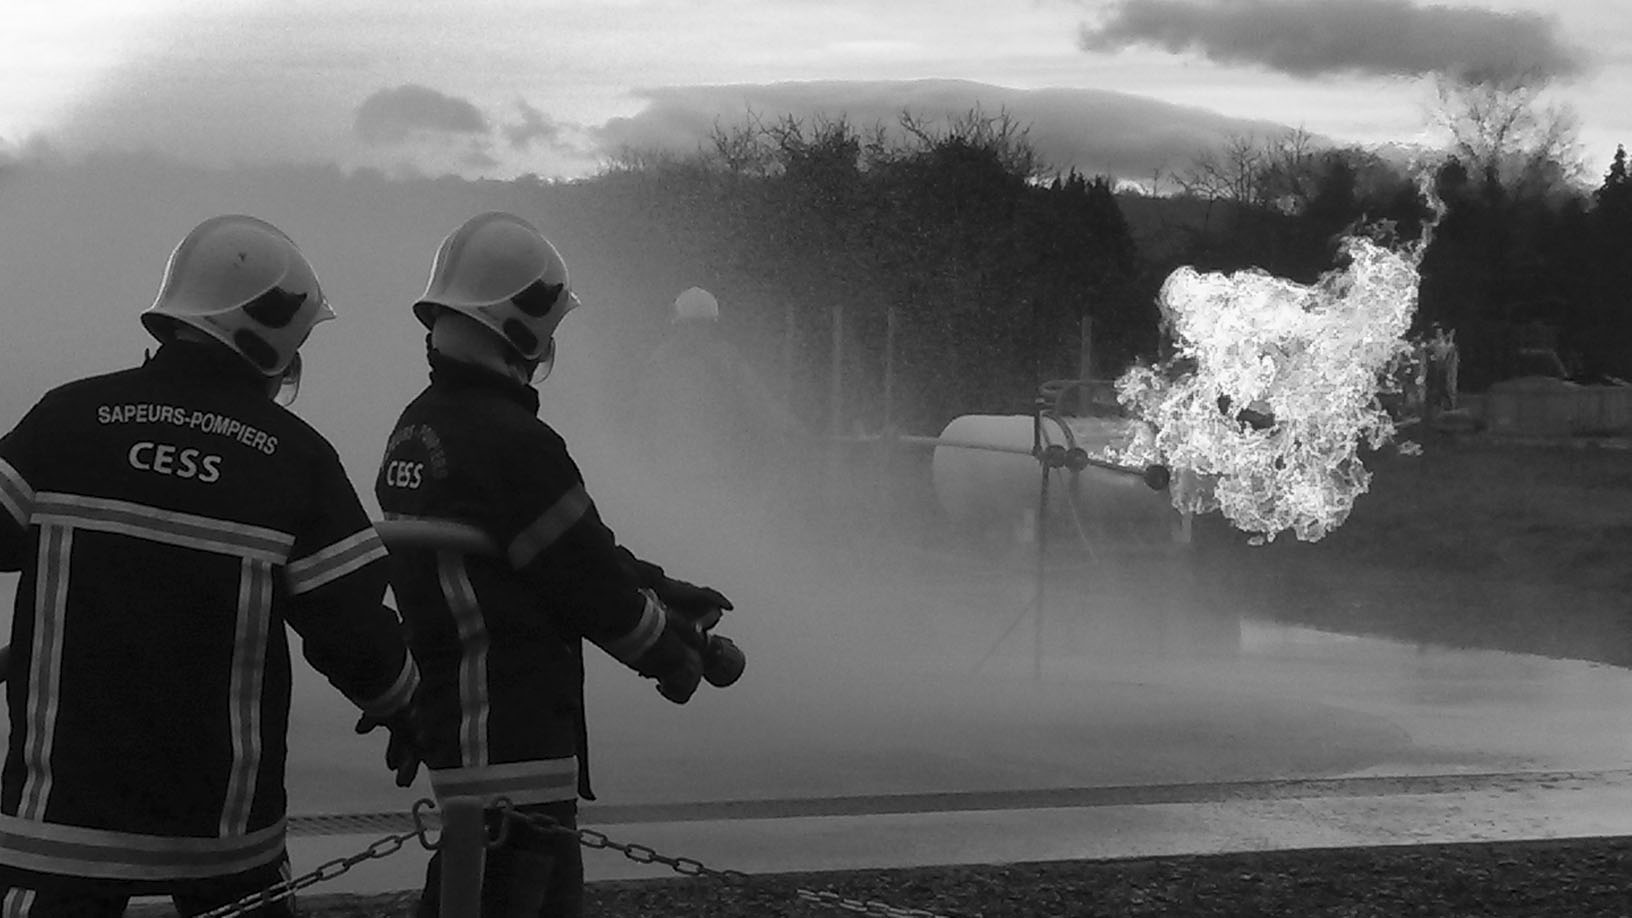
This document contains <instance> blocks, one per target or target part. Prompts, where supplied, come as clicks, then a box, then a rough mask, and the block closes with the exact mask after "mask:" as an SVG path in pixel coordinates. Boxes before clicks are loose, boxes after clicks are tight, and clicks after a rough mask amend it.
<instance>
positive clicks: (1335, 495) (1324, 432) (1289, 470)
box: [1110, 202, 1437, 544]
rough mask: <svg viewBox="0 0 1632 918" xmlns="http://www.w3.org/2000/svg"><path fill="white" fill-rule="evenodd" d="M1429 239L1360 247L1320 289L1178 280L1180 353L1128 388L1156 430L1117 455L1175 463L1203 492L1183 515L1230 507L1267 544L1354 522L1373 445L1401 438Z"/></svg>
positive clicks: (1176, 494)
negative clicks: (1398, 398) (1392, 389)
mask: <svg viewBox="0 0 1632 918" xmlns="http://www.w3.org/2000/svg"><path fill="white" fill-rule="evenodd" d="M1436 204H1437V202H1436ZM1428 238H1429V233H1428V230H1426V229H1425V231H1424V234H1423V238H1422V239H1421V240H1420V241H1419V242H1418V243H1415V244H1411V245H1407V246H1404V247H1401V248H1399V249H1395V248H1390V247H1387V246H1384V245H1382V244H1380V243H1378V242H1376V241H1373V240H1372V239H1370V238H1366V237H1364V236H1353V237H1349V238H1347V239H1345V240H1344V242H1343V247H1342V251H1343V255H1344V256H1345V259H1346V261H1347V264H1346V266H1345V267H1342V268H1339V269H1335V270H1333V271H1331V272H1329V273H1327V274H1326V275H1325V276H1323V277H1322V278H1321V279H1320V280H1319V281H1317V282H1316V283H1314V284H1313V285H1304V284H1299V283H1295V282H1293V281H1289V280H1285V279H1282V278H1278V277H1274V276H1271V275H1270V274H1268V273H1266V272H1263V271H1259V270H1246V271H1238V272H1235V273H1233V274H1220V273H1206V274H1204V273H1200V272H1197V271H1195V270H1193V269H1191V268H1180V269H1179V270H1177V271H1175V272H1173V273H1172V274H1171V275H1169V276H1168V278H1167V280H1166V282H1164V283H1163V285H1162V289H1161V293H1160V296H1159V302H1160V306H1161V310H1162V314H1163V317H1164V320H1165V323H1166V327H1167V329H1168V332H1169V334H1170V335H1171V337H1172V341H1173V344H1174V347H1175V352H1174V354H1173V356H1172V358H1170V359H1169V360H1167V361H1166V362H1164V363H1163V364H1161V365H1157V366H1137V367H1134V368H1133V369H1131V370H1129V371H1128V372H1127V373H1125V374H1123V376H1122V377H1121V378H1120V379H1119V380H1117V384H1116V387H1117V395H1118V398H1119V399H1120V400H1121V401H1122V403H1123V405H1124V406H1126V407H1127V408H1128V409H1129V411H1130V412H1131V413H1132V414H1133V415H1134V416H1135V417H1137V418H1139V419H1142V420H1143V421H1145V422H1146V425H1148V430H1147V431H1146V432H1145V435H1144V436H1142V437H1137V438H1135V439H1134V441H1133V442H1131V443H1129V444H1128V445H1127V446H1126V447H1124V448H1123V449H1122V450H1120V451H1119V452H1118V453H1117V455H1115V456H1114V457H1110V458H1112V459H1113V460H1114V461H1117V462H1120V463H1123V464H1131V465H1138V464H1144V463H1149V462H1165V463H1167V465H1168V466H1169V467H1170V468H1172V469H1174V470H1175V471H1176V472H1179V473H1180V474H1179V478H1178V479H1176V480H1179V481H1190V482H1191V483H1192V486H1188V487H1182V486H1181V487H1175V488H1173V491H1172V494H1173V504H1174V506H1175V507H1177V508H1178V509H1180V510H1185V511H1190V512H1194V513H1206V512H1210V511H1212V510H1219V511H1221V512H1222V513H1223V515H1224V516H1225V517H1226V518H1227V519H1228V520H1229V521H1230V522H1231V524H1232V525H1234V526H1235V527H1236V528H1237V529H1240V530H1242V531H1245V532H1249V533H1253V534H1254V538H1253V542H1254V544H1262V543H1263V542H1267V541H1273V540H1274V539H1275V537H1276V535H1278V534H1280V533H1282V532H1284V531H1286V530H1291V531H1292V532H1293V533H1294V534H1295V535H1296V536H1297V538H1299V539H1301V540H1304V541H1310V542H1313V541H1318V540H1319V539H1321V538H1323V537H1324V536H1326V535H1327V534H1328V533H1330V532H1331V531H1332V530H1334V529H1336V528H1337V527H1338V526H1340V525H1342V524H1343V522H1344V520H1346V519H1347V518H1348V515H1349V512H1350V511H1351V510H1352V509H1353V507H1354V503H1355V499H1356V498H1357V497H1359V495H1361V494H1363V493H1365V492H1366V490H1367V489H1368V488H1369V487H1370V484H1371V473H1370V471H1368V470H1367V469H1366V467H1365V466H1364V464H1363V463H1362V462H1361V460H1360V457H1359V446H1360V444H1361V443H1365V444H1367V445H1368V446H1370V447H1371V448H1372V449H1374V450H1375V449H1380V448H1382V447H1383V446H1384V445H1386V444H1389V443H1391V442H1393V440H1394V437H1395V435H1396V433H1397V430H1396V427H1395V422H1394V420H1393V418H1391V417H1390V415H1389V413H1388V412H1387V411H1386V410H1385V409H1384V407H1383V405H1382V404H1381V402H1380V400H1379V395H1380V394H1381V393H1383V392H1386V391H1388V388H1389V386H1390V383H1389V381H1388V380H1389V377H1390V375H1391V373H1392V372H1393V371H1394V370H1395V369H1396V368H1398V367H1399V366H1400V365H1401V362H1402V361H1407V360H1409V359H1410V357H1411V355H1412V353H1413V351H1414V345H1413V344H1412V343H1411V342H1410V341H1408V340H1407V337H1406V335H1407V332H1408V331H1409V329H1410V327H1411V321H1412V317H1413V315H1414V314H1415V312H1416V307H1417V287H1418V282H1419V280H1420V277H1419V274H1418V270H1417V269H1418V266H1419V264H1420V263H1421V260H1422V253H1423V252H1424V251H1425V250H1426V247H1427V243H1428ZM1399 447H1400V449H1401V450H1402V451H1403V452H1407V453H1412V452H1415V451H1416V450H1417V447H1416V444H1412V443H1401V444H1399ZM1186 472H1188V473H1190V474H1188V475H1187V474H1184V473H1186Z"/></svg>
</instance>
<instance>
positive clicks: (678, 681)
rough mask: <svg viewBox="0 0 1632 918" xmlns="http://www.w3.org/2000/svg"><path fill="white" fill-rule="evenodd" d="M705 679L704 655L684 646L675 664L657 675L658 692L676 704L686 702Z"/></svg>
mask: <svg viewBox="0 0 1632 918" xmlns="http://www.w3.org/2000/svg"><path fill="white" fill-rule="evenodd" d="M702 681H703V655H702V654H700V653H698V652H697V651H696V649H694V648H692V647H689V646H688V647H684V648H682V649H681V652H680V653H679V654H678V659H677V660H676V661H675V662H674V664H673V665H671V666H669V667H667V668H666V669H665V670H664V672H662V673H660V674H659V675H658V676H657V693H658V694H659V695H662V696H663V697H664V698H667V699H668V700H670V701H672V702H674V703H675V704H685V703H686V702H688V701H690V700H691V696H692V695H694V694H696V693H697V686H698V685H699V684H701V683H702Z"/></svg>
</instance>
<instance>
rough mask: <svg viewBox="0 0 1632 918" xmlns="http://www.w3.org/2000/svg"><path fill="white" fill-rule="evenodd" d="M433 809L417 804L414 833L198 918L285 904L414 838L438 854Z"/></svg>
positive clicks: (225, 917)
mask: <svg viewBox="0 0 1632 918" xmlns="http://www.w3.org/2000/svg"><path fill="white" fill-rule="evenodd" d="M433 806H435V804H434V803H432V802H431V801H430V800H427V799H424V798H421V799H419V800H416V801H414V809H413V814H414V828H413V829H412V830H410V831H407V832H399V833H397V834H395V835H387V836H385V837H383V838H379V839H376V840H375V841H374V842H373V843H372V844H370V845H369V846H368V847H366V848H364V849H363V850H361V851H359V852H357V853H356V854H353V855H351V856H349V857H337V858H335V859H334V860H332V861H324V862H323V863H322V864H319V865H318V866H317V867H315V868H313V869H311V870H309V871H307V872H306V873H303V874H301V875H300V876H298V877H295V878H293V879H290V880H284V881H282V882H279V883H274V884H273V885H271V886H269V887H267V888H266V889H263V890H261V891H260V892H252V893H250V894H249V895H247V896H244V897H242V898H240V899H238V900H236V901H233V902H228V903H227V904H225V905H219V906H216V907H215V908H212V909H210V910H209V911H207V912H202V913H200V914H199V915H197V916H196V918H240V916H243V915H247V914H249V913H250V912H253V911H257V910H259V909H263V908H265V907H267V906H268V905H272V904H274V903H277V902H282V901H283V900H285V899H287V898H289V897H291V896H293V895H294V894H295V893H297V892H299V891H301V890H302V889H305V888H306V887H308V886H315V885H317V884H318V883H322V882H324V881H327V880H333V879H335V878H336V877H341V876H344V875H345V874H346V873H347V872H348V871H350V870H351V868H353V867H356V866H357V865H358V864H361V863H363V862H364V861H371V860H379V859H381V858H386V857H390V856H391V855H393V854H396V853H397V852H398V851H401V850H402V847H403V845H405V844H407V843H408V842H409V841H410V840H413V839H418V840H419V843H420V845H421V846H422V847H424V848H425V850H427V851H434V850H436V846H437V843H438V842H440V839H438V842H432V841H430V840H429V839H428V838H426V835H425V833H426V830H427V826H426V823H425V818H424V813H425V811H426V810H427V809H429V808H430V807H433Z"/></svg>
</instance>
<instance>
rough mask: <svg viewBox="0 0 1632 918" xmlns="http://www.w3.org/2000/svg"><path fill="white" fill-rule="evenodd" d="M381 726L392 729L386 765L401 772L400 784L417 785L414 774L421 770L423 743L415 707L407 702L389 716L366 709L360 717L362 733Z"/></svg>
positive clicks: (386, 752) (404, 785) (359, 731)
mask: <svg viewBox="0 0 1632 918" xmlns="http://www.w3.org/2000/svg"><path fill="white" fill-rule="evenodd" d="M381 726H383V727H385V729H387V730H389V731H390V732H391V738H390V739H389V740H387V741H386V744H385V767H386V768H389V769H391V770H392V771H394V772H396V773H397V786H398V787H411V786H413V783H414V778H415V777H416V776H418V774H419V765H420V762H421V759H420V749H421V748H422V747H423V743H422V742H421V740H420V732H419V724H418V721H417V719H416V718H415V716H414V710H413V707H412V706H410V705H404V706H403V707H402V708H400V709H399V710H398V711H397V712H396V713H395V714H392V715H391V716H389V717H377V716H375V715H373V714H368V713H364V714H363V716H362V717H360V718H358V719H357V727H356V730H357V732H358V733H359V734H363V733H371V732H373V730H374V728H375V727H381Z"/></svg>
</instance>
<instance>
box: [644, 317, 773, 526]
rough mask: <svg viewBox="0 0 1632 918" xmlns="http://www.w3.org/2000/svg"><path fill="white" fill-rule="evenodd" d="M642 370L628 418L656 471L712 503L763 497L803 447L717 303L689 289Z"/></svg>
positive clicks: (681, 487) (646, 456)
mask: <svg viewBox="0 0 1632 918" xmlns="http://www.w3.org/2000/svg"><path fill="white" fill-rule="evenodd" d="M669 316H670V321H669V327H668V330H667V333H666V334H665V335H664V337H663V340H662V341H661V342H659V344H658V346H657V347H656V348H655V349H654V350H653V351H652V355H651V358H650V359H649V360H647V362H646V366H645V368H644V370H643V372H642V377H641V381H640V385H639V391H638V393H637V395H636V399H635V411H634V416H635V418H636V424H637V428H638V432H639V440H640V442H641V446H642V449H641V452H642V454H643V455H644V457H645V458H646V460H647V462H648V463H649V464H650V466H651V467H652V469H653V472H654V474H655V475H656V476H657V477H658V478H661V479H663V480H665V481H667V482H669V483H671V484H672V485H674V486H675V487H676V488H677V489H678V490H680V491H682V492H687V493H695V494H696V496H698V497H700V498H701V499H702V500H704V501H715V502H717V501H718V500H719V499H720V497H721V496H722V495H741V494H744V493H747V494H750V495H761V494H762V493H763V492H764V491H765V490H766V489H767V488H769V487H771V486H772V484H773V482H774V481H775V480H776V478H777V472H778V469H779V467H780V466H782V465H784V464H787V463H788V462H789V461H790V459H791V458H792V457H791V455H790V453H791V452H792V451H793V449H794V447H795V445H796V444H799V445H802V438H803V437H804V433H805V432H804V428H803V426H802V425H801V424H800V422H799V421H798V420H797V419H796V418H795V417H794V416H793V414H792V412H790V411H788V410H787V409H786V408H785V407H784V406H783V405H782V404H781V403H780V402H779V401H777V400H776V399H775V398H774V397H773V396H772V394H771V387H770V386H769V385H768V384H767V382H766V381H765V380H764V379H763V378H762V377H761V376H760V375H759V373H758V372H757V371H756V370H755V369H754V367H753V365H752V364H751V363H750V362H749V361H748V359H747V358H746V357H745V356H744V355H743V354H742V352H741V351H739V350H738V349H737V348H736V347H735V346H734V345H733V344H732V343H731V341H730V340H729V339H728V338H727V337H726V335H725V334H724V332H723V330H722V329H721V328H720V304H719V300H718V299H717V298H716V297H715V296H714V294H712V293H710V292H709V291H707V290H705V289H703V288H702V287H688V288H686V289H685V290H682V291H681V292H680V293H679V294H678V295H677V296H676V297H675V298H674V302H673V303H672V305H671V306H670V309H669Z"/></svg>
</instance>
